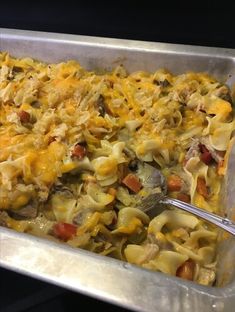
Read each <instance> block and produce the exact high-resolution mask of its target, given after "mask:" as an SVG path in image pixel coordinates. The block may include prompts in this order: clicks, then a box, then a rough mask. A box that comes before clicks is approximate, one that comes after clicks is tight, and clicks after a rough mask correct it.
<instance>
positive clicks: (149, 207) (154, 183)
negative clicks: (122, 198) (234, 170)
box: [138, 161, 235, 235]
mask: <svg viewBox="0 0 235 312" xmlns="http://www.w3.org/2000/svg"><path fill="white" fill-rule="evenodd" d="M232 163H233V161H232ZM140 172H144V173H145V177H144V178H142V182H143V184H144V186H147V187H148V189H153V191H152V192H151V193H150V194H149V195H147V196H146V197H144V198H142V199H141V200H140V201H139V203H138V208H139V209H141V210H142V211H143V212H149V213H150V212H151V213H154V215H156V213H157V214H159V213H161V212H162V211H163V210H165V208H166V207H165V206H166V205H173V206H175V207H177V208H179V209H182V210H184V211H187V212H190V213H192V214H194V215H196V216H198V217H200V218H202V219H204V220H206V221H209V222H211V223H213V224H215V225H217V226H218V227H220V228H222V229H224V230H225V231H227V232H229V233H231V234H233V235H235V223H234V222H232V221H231V220H230V219H228V218H223V217H221V216H218V215H216V214H214V213H211V212H208V211H206V210H203V209H201V208H198V207H196V206H194V205H192V204H188V203H185V202H183V201H181V200H178V199H174V198H170V197H168V196H167V195H166V194H167V183H166V179H165V177H164V175H163V174H162V173H161V171H160V170H158V169H156V168H155V167H153V166H150V165H148V164H146V163H145V164H144V165H140V164H139V170H138V173H140ZM140 176H141V175H140ZM156 187H157V188H156ZM154 189H155V191H154ZM156 190H157V191H156ZM159 190H160V191H159Z"/></svg>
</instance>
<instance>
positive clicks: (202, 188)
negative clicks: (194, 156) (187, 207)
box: [197, 177, 209, 198]
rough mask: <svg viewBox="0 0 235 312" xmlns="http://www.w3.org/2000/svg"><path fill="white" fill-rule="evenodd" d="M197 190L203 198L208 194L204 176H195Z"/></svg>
mask: <svg viewBox="0 0 235 312" xmlns="http://www.w3.org/2000/svg"><path fill="white" fill-rule="evenodd" d="M197 192H198V193H199V194H200V195H202V196H203V197H204V198H207V197H208V196H209V193H208V187H207V186H206V180H205V179H204V178H201V177H198V178H197Z"/></svg>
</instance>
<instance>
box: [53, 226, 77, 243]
mask: <svg viewBox="0 0 235 312" xmlns="http://www.w3.org/2000/svg"><path fill="white" fill-rule="evenodd" d="M76 232H77V227H76V225H73V224H70V223H65V222H59V223H56V224H55V225H54V227H53V234H54V236H56V237H58V238H59V239H61V240H63V241H67V240H69V239H71V238H72V237H73V236H75V234H76Z"/></svg>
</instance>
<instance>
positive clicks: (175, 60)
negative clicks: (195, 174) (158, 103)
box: [0, 29, 235, 312]
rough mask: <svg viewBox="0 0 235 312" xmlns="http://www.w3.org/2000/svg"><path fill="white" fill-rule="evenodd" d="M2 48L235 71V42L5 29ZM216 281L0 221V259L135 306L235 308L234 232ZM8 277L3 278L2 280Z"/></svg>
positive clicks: (106, 63)
mask: <svg viewBox="0 0 235 312" xmlns="http://www.w3.org/2000/svg"><path fill="white" fill-rule="evenodd" d="M0 50H2V51H8V52H10V54H11V55H12V56H15V57H26V56H30V57H33V58H35V59H38V60H41V61H45V62H60V61H65V60H68V59H76V60H78V61H79V62H80V64H81V65H82V66H83V67H85V68H86V69H88V70H90V69H92V70H109V69H111V68H113V67H115V66H117V65H119V64H123V65H124V66H125V67H126V68H127V70H128V71H134V70H147V71H151V72H152V71H154V70H156V69H159V68H162V67H164V68H167V69H169V70H170V71H172V72H173V73H175V74H180V73H183V72H185V71H188V70H192V71H206V72H208V73H210V74H212V75H214V76H215V77H216V78H218V79H220V80H221V81H226V79H228V77H230V76H231V75H234V74H235V50H232V49H223V48H209V47H197V46H186V45H178V44H177V45H175V44H165V43H153V42H141V41H131V40H120V39H109V38H97V37H85V36H77V35H65V34H55V33H43V32H33V31H24V30H13V29H0ZM234 162H235V144H234V145H233V147H232V149H231V153H230V159H229V164H228V167H229V170H228V174H227V176H226V178H225V181H224V193H223V194H224V196H223V208H224V211H225V212H226V213H227V214H228V216H229V217H231V218H233V217H234V216H235V197H234V196H233V194H234V191H235V174H233V173H235V163H234ZM218 262H219V265H218V279H217V284H218V285H217V286H216V287H208V286H201V285H198V284H196V283H193V282H190V281H185V280H182V279H179V278H176V277H171V276H168V275H166V274H162V273H159V272H152V271H149V270H145V269H143V268H139V267H137V266H134V265H131V264H129V263H125V262H122V261H119V260H115V259H112V258H108V257H105V256H100V255H97V254H94V253H91V252H89V251H85V250H80V249H73V248H71V247H69V246H67V245H65V244H62V243H61V244H58V243H55V242H51V241H47V240H45V239H42V238H37V237H34V236H31V235H29V234H24V233H17V232H15V231H13V230H10V229H6V228H2V227H0V265H1V266H2V267H4V268H7V269H10V270H13V271H17V272H19V273H22V274H26V275H29V276H31V277H34V278H38V279H41V280H44V281H47V282H50V283H53V284H56V285H59V286H62V287H65V288H68V289H71V290H73V291H77V292H79V293H82V294H85V295H88V296H92V297H95V298H98V299H100V300H104V301H107V302H110V303H113V304H116V305H119V306H122V307H125V308H128V309H131V310H133V311H163V312H166V311H171V312H172V311H177V312H184V311H216V312H217V311H233V310H234V305H235V239H234V238H233V237H229V236H228V237H227V238H226V239H224V240H223V242H222V243H221V246H220V247H219V261H218ZM3 283H4V282H3Z"/></svg>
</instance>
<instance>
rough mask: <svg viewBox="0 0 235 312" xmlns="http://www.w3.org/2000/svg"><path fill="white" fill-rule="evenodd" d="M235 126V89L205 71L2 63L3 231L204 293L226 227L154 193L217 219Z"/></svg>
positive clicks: (3, 58)
mask: <svg viewBox="0 0 235 312" xmlns="http://www.w3.org/2000/svg"><path fill="white" fill-rule="evenodd" d="M234 129H235V121H234V119H233V111H232V99H231V95H230V90H229V89H228V87H227V86H226V85H223V84H221V83H220V82H218V81H217V80H216V79H214V78H213V77H211V76H209V75H207V74H205V73H196V72H188V73H184V74H181V75H173V74H172V73H170V72H168V71H167V70H157V71H156V72H153V73H149V72H144V71H137V72H133V73H130V74H128V73H127V72H126V70H125V68H124V67H123V66H118V67H117V68H115V69H114V70H113V71H112V72H107V73H102V74H98V73H94V72H91V71H87V70H85V69H84V68H82V67H81V66H80V65H79V63H77V62H76V61H67V62H64V63H60V64H45V63H42V62H38V61H35V60H33V59H31V58H22V59H16V58H13V57H11V56H9V54H8V53H6V52H2V53H1V54H0V223H1V225H3V226H7V227H9V228H13V229H15V230H17V231H20V232H26V233H31V234H33V235H37V236H40V237H46V238H50V239H54V240H56V241H61V242H64V243H67V244H69V245H70V246H73V247H78V248H83V249H87V250H90V251H93V252H95V253H99V254H101V255H108V256H111V257H115V258H117V259H121V260H124V261H128V262H130V263H133V264H135V265H138V266H141V267H144V268H147V269H151V270H153V271H160V272H163V273H167V274H171V275H174V276H178V277H182V278H185V279H188V280H193V281H196V282H198V283H200V284H204V285H213V284H214V282H215V279H216V246H217V240H218V229H217V228H216V227H214V226H213V225H211V224H208V223H206V222H204V221H203V220H201V219H199V218H197V217H195V216H193V215H190V214H188V213H185V212H182V211H179V210H177V209H175V208H173V207H168V208H169V209H165V210H163V211H162V212H161V213H159V214H157V215H155V216H152V217H151V218H150V216H149V215H148V214H146V213H144V212H143V211H142V210H141V209H140V207H141V205H140V203H141V202H142V200H143V199H144V198H145V197H146V196H148V195H149V194H152V193H153V192H162V191H163V189H162V187H163V185H162V183H161V178H159V177H162V176H164V178H165V179H166V181H167V192H168V195H169V196H171V197H174V198H178V199H180V200H182V201H185V202H191V203H193V204H195V205H197V206H198V207H201V208H203V209H206V210H208V211H212V212H214V213H219V210H218V208H219V202H220V190H221V182H222V180H223V176H224V174H225V172H226V165H227V159H228V154H229V146H230V140H231V137H232V132H233V130H234Z"/></svg>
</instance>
